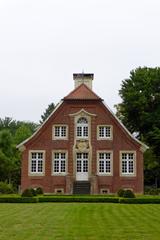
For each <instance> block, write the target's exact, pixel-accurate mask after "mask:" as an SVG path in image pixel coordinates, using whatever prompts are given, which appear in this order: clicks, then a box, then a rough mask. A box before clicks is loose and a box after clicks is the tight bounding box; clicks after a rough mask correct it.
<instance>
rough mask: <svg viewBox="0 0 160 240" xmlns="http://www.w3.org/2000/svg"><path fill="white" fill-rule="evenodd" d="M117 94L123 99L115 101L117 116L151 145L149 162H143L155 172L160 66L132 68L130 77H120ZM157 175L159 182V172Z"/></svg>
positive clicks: (159, 131) (159, 121)
mask: <svg viewBox="0 0 160 240" xmlns="http://www.w3.org/2000/svg"><path fill="white" fill-rule="evenodd" d="M119 95H120V97H121V99H122V102H121V103H120V104H118V105H116V108H117V116H118V117H119V118H120V119H121V121H122V122H123V123H124V125H125V126H126V127H127V128H128V129H129V130H130V131H131V133H137V136H138V138H139V139H140V140H142V141H144V142H145V143H146V144H148V145H149V146H150V150H149V151H150V154H148V153H146V156H147V160H146V162H149V164H148V165H147V166H146V165H145V166H146V170H147V171H148V170H149V169H152V170H155V171H154V173H155V172H156V169H157V168H159V169H160V151H159V146H160V68H159V67H156V68H147V67H143V68H141V67H139V68H137V69H135V70H132V71H131V72H130V77H129V78H128V79H125V80H123V81H122V86H121V89H120V90H119ZM155 158H156V164H155ZM145 159H146V157H145ZM148 159H150V161H148ZM153 162H154V164H151V163H153ZM151 166H152V167H151ZM152 175H153V174H152ZM156 176H157V173H156ZM158 177H159V183H160V173H159V176H158Z"/></svg>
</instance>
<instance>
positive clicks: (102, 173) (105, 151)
mask: <svg viewBox="0 0 160 240" xmlns="http://www.w3.org/2000/svg"><path fill="white" fill-rule="evenodd" d="M100 153H103V154H105V153H109V154H110V172H106V171H105V172H100V171H99V168H100V161H101V160H103V159H100ZM107 160H108V159H105V158H104V169H106V161H107ZM97 175H99V176H113V151H110V150H101V151H100V150H99V151H97Z"/></svg>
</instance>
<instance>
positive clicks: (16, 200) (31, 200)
mask: <svg viewBox="0 0 160 240" xmlns="http://www.w3.org/2000/svg"><path fill="white" fill-rule="evenodd" d="M37 202H38V198H32V197H0V203H37Z"/></svg>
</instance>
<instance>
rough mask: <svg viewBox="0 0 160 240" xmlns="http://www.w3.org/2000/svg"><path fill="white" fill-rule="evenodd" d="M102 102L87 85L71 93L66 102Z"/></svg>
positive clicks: (65, 98)
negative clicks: (71, 100)
mask: <svg viewBox="0 0 160 240" xmlns="http://www.w3.org/2000/svg"><path fill="white" fill-rule="evenodd" d="M68 99H69V100H70V99H74V100H102V99H101V98H100V97H99V96H97V95H96V94H95V93H94V92H93V91H92V90H91V89H90V88H89V87H87V86H86V84H81V85H80V86H78V87H77V88H75V89H74V90H73V91H72V92H70V93H69V94H68V95H67V96H66V97H64V100H68Z"/></svg>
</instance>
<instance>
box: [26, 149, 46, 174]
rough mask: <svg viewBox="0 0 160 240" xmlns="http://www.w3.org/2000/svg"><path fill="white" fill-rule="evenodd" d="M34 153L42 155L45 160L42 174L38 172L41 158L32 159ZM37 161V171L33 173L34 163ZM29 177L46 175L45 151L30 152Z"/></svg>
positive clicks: (43, 160)
mask: <svg viewBox="0 0 160 240" xmlns="http://www.w3.org/2000/svg"><path fill="white" fill-rule="evenodd" d="M32 153H35V154H38V153H42V155H43V158H42V172H39V171H38V161H39V160H40V159H39V158H37V157H36V158H32ZM33 160H35V161H36V171H35V172H32V161H33ZM28 175H29V176H44V175H45V151H44V150H30V151H29V164H28Z"/></svg>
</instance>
